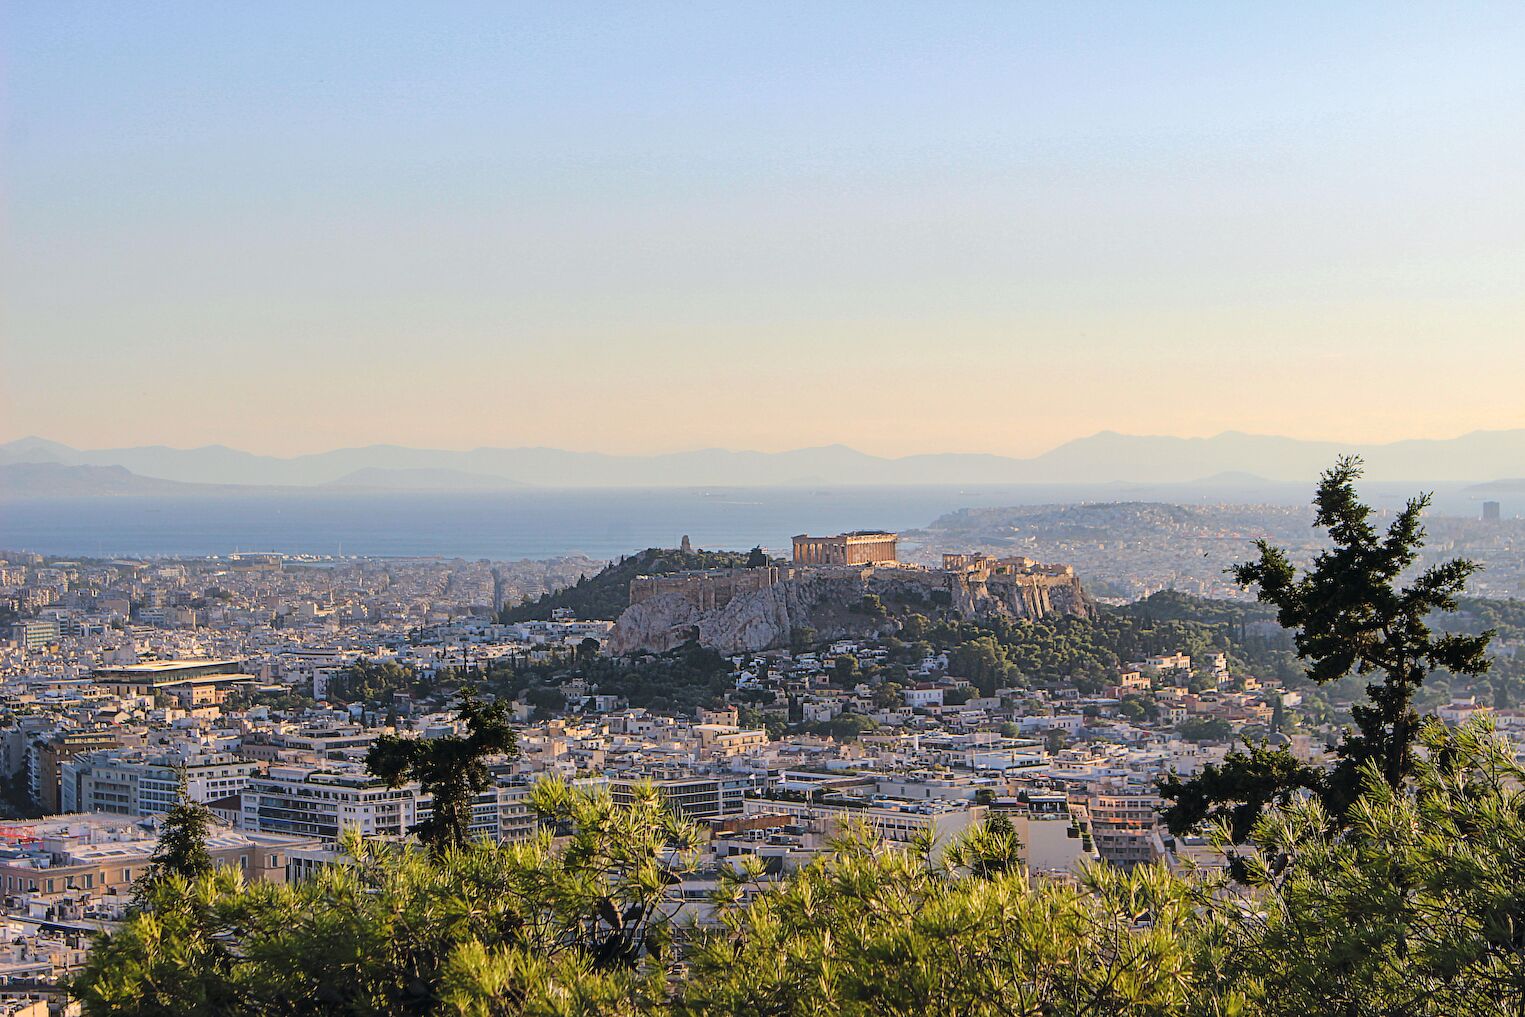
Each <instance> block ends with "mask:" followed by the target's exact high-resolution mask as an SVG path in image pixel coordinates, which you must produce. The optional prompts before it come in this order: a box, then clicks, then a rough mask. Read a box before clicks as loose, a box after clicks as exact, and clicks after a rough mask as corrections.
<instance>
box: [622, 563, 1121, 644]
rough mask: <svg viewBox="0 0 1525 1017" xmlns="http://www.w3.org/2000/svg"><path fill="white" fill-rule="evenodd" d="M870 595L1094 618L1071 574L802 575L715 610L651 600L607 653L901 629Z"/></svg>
mask: <svg viewBox="0 0 1525 1017" xmlns="http://www.w3.org/2000/svg"><path fill="white" fill-rule="evenodd" d="M869 594H873V595H874V596H876V597H878V598H880V600H881V601H882V602H883V603H885V604H906V605H917V604H944V605H946V606H948V607H951V608H952V609H953V610H955V611H957V612H958V613H960V614H961V615H964V616H965V617H971V618H989V617H1009V618H1032V619H1040V618H1045V617H1048V616H1049V615H1052V614H1072V615H1079V616H1081V617H1087V616H1089V614H1090V612H1091V608H1090V603H1089V601H1088V600H1087V599H1086V596H1085V593H1084V591H1083V590H1082V589H1081V586H1080V581H1079V579H1078V578H1076V577H1075V576H1073V575H1043V574H1033V575H999V576H991V577H989V578H988V579H977V578H974V577H971V576H967V575H963V574H960V573H955V572H941V571H925V570H916V569H902V568H872V567H865V568H853V569H848V568H837V569H803V570H800V571H798V572H796V573H795V574H793V575H791V576H789V577H788V578H786V579H783V580H782V581H780V582H778V583H777V584H775V585H773V586H770V587H768V588H766V589H761V590H756V591H753V592H748V593H743V594H740V595H738V596H736V597H734V598H733V599H731V600H730V602H729V603H727V604H725V605H724V606H723V607H720V608H718V609H713V610H701V609H700V608H699V607H698V606H697V605H696V604H695V603H694V601H693V600H692V599H691V598H690V597H688V596H685V595H684V594H683V593H678V592H673V593H661V594H658V595H656V596H653V597H649V598H648V599H646V600H644V601H642V602H640V603H636V604H632V605H631V606H630V607H629V608H628V609H627V610H626V611H625V612H624V613H623V614H621V615H620V617H619V620H618V621H617V622H616V623H615V626H614V629H613V631H612V632H611V633H610V635H609V640H608V643H607V644H606V650H607V651H608V652H609V653H612V654H616V655H619V654H627V653H636V652H643V651H644V652H658V653H660V652H665V651H667V650H671V649H674V648H676V647H678V646H681V645H683V644H684V643H686V642H688V641H689V640H697V641H698V642H699V643H700V644H701V645H703V646H707V647H710V648H711V649H714V650H717V651H719V652H721V653H726V654H732V653H752V652H757V651H761V650H770V649H778V648H781V647H786V646H788V645H790V642H791V640H792V638H793V637H794V635H795V634H796V633H797V632H800V631H802V630H806V629H809V630H811V631H812V632H813V633H814V635H815V638H816V639H817V640H820V641H826V640H833V639H843V638H864V637H868V636H874V635H879V634H883V633H887V632H893V631H895V629H896V628H898V626H899V623H898V622H897V621H896V620H895V619H894V618H893V617H891V616H888V615H885V614H882V613H876V612H874V611H871V610H868V609H866V607H865V603H864V598H865V596H866V595H869Z"/></svg>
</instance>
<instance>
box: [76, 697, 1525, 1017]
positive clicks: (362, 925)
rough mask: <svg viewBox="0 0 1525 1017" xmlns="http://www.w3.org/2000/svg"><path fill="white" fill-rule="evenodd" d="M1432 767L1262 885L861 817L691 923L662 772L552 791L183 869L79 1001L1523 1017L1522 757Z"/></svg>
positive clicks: (1262, 870) (1275, 811) (985, 833)
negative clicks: (770, 878)
mask: <svg viewBox="0 0 1525 1017" xmlns="http://www.w3.org/2000/svg"><path fill="white" fill-rule="evenodd" d="M1416 758H1417V762H1416V764H1415V769H1414V773H1413V776H1412V778H1411V779H1409V780H1407V781H1406V782H1405V783H1404V784H1403V785H1402V786H1400V787H1398V788H1394V787H1393V786H1392V785H1390V784H1389V783H1388V781H1387V780H1386V779H1385V776H1384V775H1383V774H1382V772H1381V771H1380V769H1379V768H1378V767H1377V765H1376V764H1375V763H1374V762H1373V763H1372V764H1370V765H1368V766H1367V768H1366V771H1365V773H1364V774H1363V777H1364V784H1363V785H1362V790H1361V792H1360V794H1359V795H1358V796H1357V798H1356V800H1355V801H1354V803H1353V804H1352V805H1351V807H1350V809H1349V811H1348V817H1347V818H1348V825H1347V826H1340V825H1336V824H1333V823H1331V822H1330V821H1329V815H1328V813H1327V812H1326V811H1325V808H1324V806H1323V805H1322V803H1321V802H1319V801H1318V800H1317V799H1315V798H1312V797H1309V798H1301V799H1298V800H1296V801H1294V802H1292V803H1290V804H1288V805H1286V806H1284V807H1280V808H1272V809H1270V810H1269V811H1268V812H1267V813H1266V815H1265V816H1264V817H1263V818H1262V819H1261V820H1260V821H1259V822H1258V823H1257V824H1256V826H1255V828H1254V832H1253V836H1252V838H1251V843H1252V844H1253V845H1254V850H1253V851H1252V852H1251V853H1250V854H1249V857H1248V861H1247V864H1246V866H1245V869H1246V871H1247V874H1248V875H1247V880H1248V883H1247V885H1240V884H1235V883H1231V882H1229V881H1228V880H1227V879H1226V878H1225V877H1223V876H1221V875H1216V874H1207V873H1200V874H1193V873H1171V872H1168V871H1166V870H1164V869H1162V868H1141V869H1138V870H1135V871H1132V872H1122V871H1118V870H1113V869H1108V868H1095V869H1091V870H1088V871H1087V872H1085V873H1083V874H1082V875H1081V876H1080V877H1079V879H1077V880H1076V881H1075V883H1074V884H1073V885H1064V884H1054V883H1041V884H1040V883H1032V882H1030V881H1029V880H1028V878H1027V876H1026V874H1025V873H1024V871H1023V870H1022V867H1021V866H1020V865H1019V864H1017V862H1016V852H1017V845H1016V844H1015V841H1014V840H1013V838H1012V834H1011V832H1010V829H1009V827H1006V826H1004V825H1003V824H997V823H992V824H990V825H989V826H988V827H986V828H983V829H981V830H978V831H976V832H975V833H974V834H973V835H971V836H970V837H969V838H968V839H966V840H965V841H964V842H962V843H959V844H957V845H955V847H954V848H953V849H951V850H949V851H948V852H947V853H946V854H945V855H943V856H942V857H940V858H937V859H935V860H934V858H933V857H932V854H931V851H930V846H929V845H928V844H922V845H919V846H918V847H917V848H915V849H913V850H909V851H901V850H890V849H887V848H885V847H884V846H883V845H881V844H879V843H878V842H876V841H875V840H874V839H873V838H872V837H869V836H868V835H866V834H864V833H863V832H861V831H859V832H855V833H853V834H851V835H849V836H847V837H845V839H844V840H843V842H842V843H841V844H840V846H839V847H838V848H837V850H836V851H835V852H833V853H830V854H828V855H826V856H824V857H823V858H821V859H820V860H818V861H817V862H815V863H814V864H812V865H810V866H808V867H807V868H805V869H803V870H801V871H800V872H798V873H795V874H794V875H792V876H791V877H789V878H788V879H787V880H785V881H784V882H782V883H781V884H776V885H773V886H771V887H768V886H765V885H764V884H760V883H758V882H757V878H758V873H757V872H756V871H755V870H753V869H745V868H744V869H742V870H740V871H738V872H736V873H735V874H734V875H732V876H731V877H729V878H727V879H725V880H723V881H722V883H721V887H720V890H719V891H718V892H717V894H716V895H715V899H714V900H713V901H712V902H710V903H709V904H708V905H707V906H706V907H705V908H704V911H705V912H706V915H707V916H708V918H709V919H710V920H709V921H708V922H706V923H703V924H700V925H699V926H697V927H695V926H692V925H690V924H688V923H687V922H686V920H685V918H684V916H683V912H682V908H683V903H684V901H683V898H682V896H681V895H680V894H679V893H678V892H677V887H678V884H679V882H680V881H681V880H682V879H683V878H684V877H685V876H687V875H690V874H692V873H693V871H694V867H695V865H696V864H697V856H696V854H695V848H696V847H697V844H698V840H699V835H698V831H697V830H696V829H695V828H694V827H693V826H691V825H689V824H687V823H684V822H681V821H679V820H676V819H674V818H673V817H672V816H671V815H670V814H668V813H667V812H665V811H664V810H663V808H662V805H661V801H660V798H659V797H658V796H657V794H656V793H655V792H654V791H653V790H651V789H650V788H646V789H644V790H643V791H641V792H640V793H638V794H637V795H636V798H635V801H634V803H633V804H632V805H630V806H628V807H618V808H617V807H615V806H614V805H613V804H612V802H611V801H610V800H609V798H608V797H607V796H603V795H594V794H589V793H585V792H581V791H575V790H572V789H570V788H568V787H566V786H565V785H560V784H547V785H543V786H541V787H540V788H539V789H537V791H536V792H535V795H534V798H533V804H534V806H535V808H536V809H537V810H538V811H539V812H540V814H541V815H542V816H543V817H544V819H545V822H546V824H547V829H546V832H545V833H544V834H543V835H542V836H541V837H540V838H538V839H536V840H534V841H531V842H529V843H527V844H520V845H507V846H493V845H488V844H471V845H467V846H464V847H450V848H446V849H445V850H443V851H442V852H440V853H439V854H438V855H437V856H436V855H431V854H430V853H428V852H424V851H417V850H399V849H395V848H394V849H383V848H380V847H378V846H376V845H361V844H358V843H354V844H351V845H350V850H351V852H352V855H353V857H352V858H351V860H350V862H349V863H348V864H344V865H339V866H335V867H332V868H330V869H327V870H325V871H323V872H322V873H321V874H320V875H319V876H318V877H317V878H315V879H313V880H311V881H309V882H306V883H303V884H301V885H298V886H295V887H273V886H268V885H253V886H245V885H243V884H242V883H241V882H240V880H239V876H238V874H237V873H236V872H232V871H228V870H219V871H217V872H214V873H209V874H205V875H202V876H200V877H197V878H194V879H188V878H186V877H184V876H180V875H167V876H166V877H165V878H164V879H162V880H160V881H158V882H157V883H156V884H155V885H154V886H153V887H152V888H151V889H150V891H149V892H148V894H147V896H146V899H145V901H144V907H143V909H142V910H141V911H140V912H139V913H138V914H136V915H135V916H134V917H133V918H132V919H131V920H130V921H129V922H128V923H127V924H126V925H125V926H124V927H123V928H122V929H121V930H120V931H118V932H116V933H115V934H113V935H110V936H108V937H105V938H104V939H103V940H102V941H101V942H100V943H99V944H98V945H97V947H96V949H95V950H94V951H93V952H92V954H91V956H90V959H89V962H88V964H87V966H86V968H85V970H84V971H83V972H82V974H81V975H80V976H79V977H78V979H77V980H76V981H75V984H74V989H75V992H76V993H77V995H78V996H79V998H80V999H81V1000H82V1001H83V1003H84V1006H85V1012H86V1013H87V1014H91V1015H103V1014H122V1015H128V1017H131V1015H160V1014H208V1015H210V1014H229V1015H244V1014H249V1015H252V1014H268V1013H283V1014H289V1015H293V1017H300V1015H305V1014H339V1015H380V1014H440V1015H444V1014H472V1015H481V1017H487V1015H507V1014H543V1015H572V1014H579V1015H630V1017H635V1015H646V1014H653V1015H655V1014H663V1015H699V1014H727V1013H730V1014H764V1015H768V1014H773V1015H779V1017H785V1015H789V1017H793V1015H814V1014H820V1015H825V1014H858V1015H866V1014H894V1015H900V1014H904V1015H911V1014H926V1013H961V1014H976V1015H979V1014H990V1015H995V1014H1018V1015H1021V1014H1027V1015H1033V1017H1038V1015H1043V1017H1093V1015H1094V1017H1103V1015H1138V1017H1145V1015H1148V1017H1174V1015H1180V1017H1231V1015H1244V1017H1251V1015H1254V1017H1293V1015H1299V1017H1302V1015H1329V1017H1377V1015H1387V1014H1404V1015H1413V1017H1441V1015H1446V1017H1452V1015H1463V1017H1466V1015H1478V1017H1481V1015H1483V1014H1488V1015H1498V1014H1515V1015H1525V924H1522V917H1521V916H1522V915H1525V867H1522V866H1521V865H1520V864H1519V859H1520V858H1521V857H1525V792H1522V791H1521V788H1522V786H1525V771H1522V770H1521V768H1520V767H1518V766H1516V765H1515V764H1514V763H1513V762H1512V760H1511V759H1510V757H1509V756H1508V754H1507V752H1506V750H1505V748H1504V747H1502V746H1501V745H1500V744H1499V743H1497V742H1496V741H1495V740H1494V739H1493V738H1492V736H1491V733H1490V732H1489V731H1488V730H1487V729H1486V728H1482V727H1471V728H1467V729H1465V730H1463V731H1461V732H1458V733H1450V732H1446V731H1445V730H1443V729H1439V728H1432V729H1428V730H1426V731H1425V732H1424V733H1423V735H1422V742H1421V745H1420V751H1419V752H1418V753H1417V754H1416ZM553 834H555V835H559V836H554V837H553ZM1226 837H1227V834H1226V831H1225V832H1224V838H1225V843H1226Z"/></svg>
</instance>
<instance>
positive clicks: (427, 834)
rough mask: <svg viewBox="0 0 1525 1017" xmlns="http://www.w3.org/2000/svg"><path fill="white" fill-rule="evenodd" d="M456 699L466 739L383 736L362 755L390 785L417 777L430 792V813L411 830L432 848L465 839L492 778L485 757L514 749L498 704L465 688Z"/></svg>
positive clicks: (504, 712) (455, 844)
mask: <svg viewBox="0 0 1525 1017" xmlns="http://www.w3.org/2000/svg"><path fill="white" fill-rule="evenodd" d="M460 700H461V703H460V716H461V719H462V720H464V721H465V722H466V730H467V734H466V736H465V737H464V738H463V737H461V736H460V735H449V736H446V737H444V738H401V737H398V736H396V735H382V736H381V737H380V738H377V739H376V741H375V743H374V744H373V745H372V746H371V749H370V751H369V752H368V753H366V757H365V763H366V766H368V767H369V768H370V771H371V772H372V773H373V774H375V775H376V776H378V777H380V778H381V779H382V780H384V781H386V782H387V784H389V785H390V786H392V787H401V786H402V785H403V784H405V783H407V782H408V781H410V780H416V781H418V783H419V787H420V788H421V789H422V790H423V792H424V793H425V794H427V795H430V796H432V798H433V811H432V813H431V814H430V816H429V818H428V819H426V820H424V821H423V822H422V823H419V824H417V825H416V826H415V827H414V828H413V832H414V833H416V834H418V837H419V839H420V840H422V841H423V842H424V843H425V844H427V845H429V847H430V848H431V849H432V850H434V851H435V852H436V853H438V852H441V851H443V850H445V849H446V848H448V847H459V846H461V845H463V844H465V843H466V841H467V831H468V830H469V829H470V828H471V801H472V799H473V798H475V797H476V796H477V795H478V794H481V793H482V792H483V791H485V790H487V788H488V787H489V786H491V783H492V776H491V774H490V773H488V770H487V765H486V763H485V762H484V761H483V760H484V759H485V758H486V757H488V756H492V755H499V754H507V753H512V752H513V751H514V732H513V730H512V729H511V728H510V727H509V723H508V710H507V708H506V707H505V706H504V705H503V704H502V703H491V704H488V703H484V702H482V701H481V700H479V699H477V698H476V695H475V693H474V691H473V690H472V689H471V688H469V687H467V688H463V689H462V690H461V693H460Z"/></svg>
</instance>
